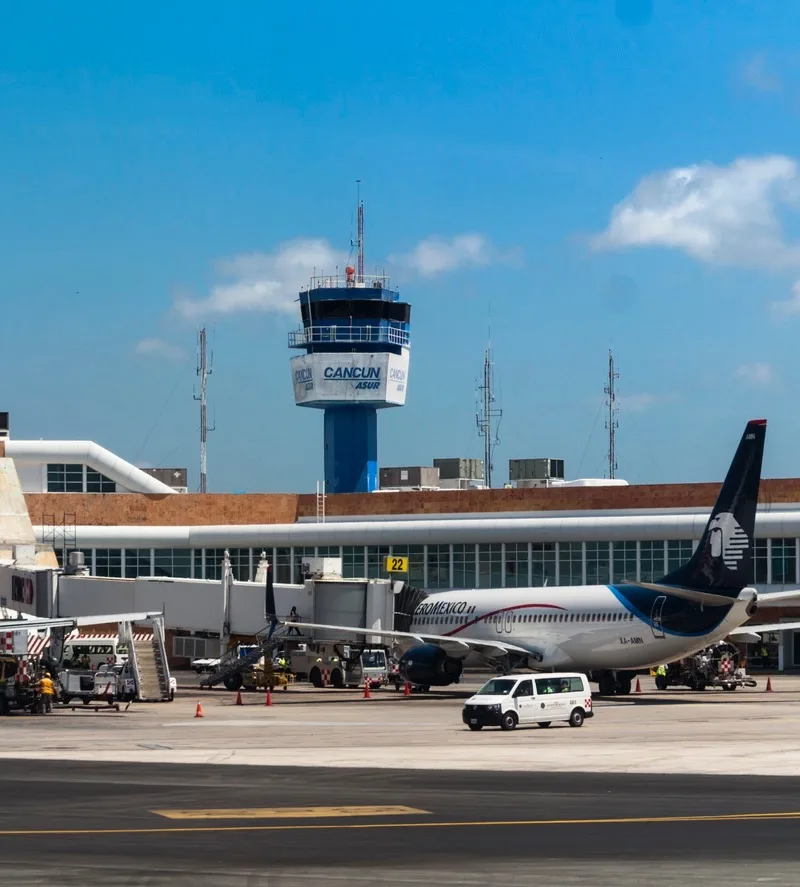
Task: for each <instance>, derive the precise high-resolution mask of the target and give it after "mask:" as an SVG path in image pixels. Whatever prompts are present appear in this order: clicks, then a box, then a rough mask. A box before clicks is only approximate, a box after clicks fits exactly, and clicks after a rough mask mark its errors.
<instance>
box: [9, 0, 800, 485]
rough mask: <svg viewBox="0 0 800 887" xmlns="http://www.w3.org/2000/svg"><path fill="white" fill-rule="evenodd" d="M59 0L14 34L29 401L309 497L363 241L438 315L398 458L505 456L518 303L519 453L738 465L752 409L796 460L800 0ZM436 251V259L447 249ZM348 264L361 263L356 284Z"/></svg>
mask: <svg viewBox="0 0 800 887" xmlns="http://www.w3.org/2000/svg"><path fill="white" fill-rule="evenodd" d="M163 7H164V4H155V3H148V2H142V3H139V4H136V8H135V10H134V11H132V10H130V9H127V10H126V9H120V8H117V7H115V6H114V5H109V4H105V3H83V4H80V5H78V6H74V5H73V6H69V7H65V6H64V5H63V4H57V3H50V4H48V3H40V4H37V5H36V7H35V8H32V7H31V8H25V7H24V6H23V5H19V6H18V8H15V9H13V10H10V9H7V10H5V12H4V17H3V23H2V28H0V132H2V134H3V138H2V139H0V230H2V232H3V247H4V248H3V250H2V255H3V261H2V262H0V287H1V288H2V289H1V291H2V293H3V294H4V295H3V307H4V314H5V321H6V336H5V342H4V344H5V348H4V358H5V359H4V366H5V370H4V378H5V382H6V384H5V385H4V399H3V401H4V402H3V408H4V409H9V410H10V411H11V413H12V423H13V426H12V434H13V435H14V436H15V437H18V438H89V439H93V440H96V441H97V442H98V443H101V444H103V445H104V446H106V447H108V448H110V449H112V450H114V451H115V452H118V453H119V454H120V455H122V456H123V457H125V458H128V459H130V460H132V461H136V462H138V463H140V464H150V465H169V466H172V465H181V466H183V465H186V466H188V467H189V468H190V480H191V482H192V484H193V485H194V484H196V483H197V464H198V454H197V450H198V445H197V425H198V415H197V412H198V411H197V405H196V403H195V402H194V401H193V400H192V385H193V383H194V381H195V374H194V365H195V345H194V343H195V337H196V331H197V328H198V326H199V324H201V323H205V324H206V325H207V326H208V329H209V335H210V338H211V340H212V343H213V347H214V373H213V375H212V377H211V380H210V389H209V393H210V404H211V407H210V412H211V415H212V416H214V417H215V419H216V430H215V431H214V432H213V434H212V435H211V436H210V442H209V488H210V489H211V490H212V491H223V490H231V491H245V490H246V491H259V490H265V491H278V490H300V491H309V490H313V488H314V485H315V482H316V480H317V479H319V478H321V477H322V416H321V414H320V413H318V412H317V411H315V410H302V409H299V408H296V407H295V406H294V403H293V398H292V388H291V380H290V375H289V369H288V360H289V357H290V354H289V351H288V349H287V347H286V334H287V332H288V331H289V330H290V329H292V328H294V326H295V324H296V322H297V318H296V315H295V309H296V306H294V305H293V303H292V299H293V298H294V295H295V290H296V289H297V286H298V285H299V283H300V282H302V281H304V280H305V278H306V276H307V274H308V269H309V268H310V267H313V266H314V265H315V264H317V265H318V264H319V263H320V262H324V261H328V262H335V261H336V258H337V257H338V256H339V254H341V253H344V254H345V255H346V253H347V251H348V249H349V238H350V235H351V218H352V214H353V207H354V203H355V184H354V183H355V180H356V179H357V178H360V179H361V180H362V181H363V186H362V188H363V192H362V193H363V196H364V198H365V200H366V216H367V236H366V248H367V267H368V268H369V267H372V266H374V265H375V264H376V263H379V264H381V265H386V267H387V270H388V271H389V272H390V273H391V275H392V279H393V281H394V282H395V283H396V284H398V285H399V287H400V290H401V293H402V295H403V297H404V298H406V299H408V300H409V301H410V302H411V303H412V305H413V313H412V320H413V337H414V338H413V345H412V360H411V373H410V379H409V394H408V402H407V405H406V406H405V407H404V408H403V409H397V410H387V411H385V412H384V413H383V414H382V415H381V417H380V462H381V464H382V465H414V464H430V463H431V460H432V459H433V458H434V457H437V456H479V455H481V452H482V446H481V442H480V441H479V439H478V437H477V435H476V433H475V431H474V428H475V417H474V412H475V384H476V379H477V377H478V375H479V373H480V368H481V361H482V349H483V347H484V345H485V342H486V337H487V325H488V317H489V312H490V306H491V316H492V342H493V347H494V353H495V359H496V374H497V380H498V384H499V390H500V394H501V405H502V408H503V410H504V415H503V419H502V423H501V425H500V440H501V443H500V445H499V446H498V448H497V450H496V454H495V480H496V482H499V483H502V481H503V480H505V479H506V477H507V474H506V471H507V460H508V459H509V458H522V457H535V456H551V457H561V458H564V459H565V460H566V470H567V474H568V475H569V476H570V477H576V476H602V473H603V468H604V452H605V446H606V442H605V436H604V435H605V432H604V428H603V420H602V415H599V413H598V408H599V406H600V404H601V402H602V399H603V386H604V382H605V379H604V374H605V371H606V365H607V359H608V349H609V347H613V349H614V352H615V355H616V359H617V363H618V368H619V372H620V378H619V382H618V392H619V395H620V417H619V423H620V424H619V431H618V438H617V440H618V462H619V476H621V477H625V478H627V479H628V480H630V481H632V482H667V481H680V480H717V479H720V478H721V476H722V474H723V472H724V470H725V468H726V467H727V464H728V460H729V456H730V454H731V453H732V451H733V448H734V446H735V443H736V441H737V440H738V437H739V435H740V433H741V430H742V427H743V425H744V422H745V421H746V420H747V419H748V418H752V417H756V416H762V415H763V416H766V417H767V418H768V419H769V421H770V435H769V438H768V443H767V456H766V464H765V474H767V475H768V476H795V475H797V474H798V473H800V465H799V464H798V456H797V448H796V446H795V441H796V440H797V438H798V436H800V413H799V412H798V410H797V409H796V408H795V400H796V391H797V388H798V381H800V380H799V379H798V376H800V369H798V362H797V360H796V344H795V343H796V340H797V336H798V333H799V332H800V287H798V290H797V291H795V290H794V287H795V285H796V284H797V282H798V281H799V280H800V239H799V238H800V234H798V224H797V218H798V217H797V211H798V206H799V205H800V167H798V165H797V161H796V160H795V158H796V157H797V156H798V154H799V153H800V145H798V136H797V131H798V122H799V120H800V117H799V116H798V115H800V44H798V42H797V40H796V36H795V38H794V39H792V35H796V34H797V33H800V6H796V5H795V4H791V3H786V2H783V0H759V2H755V0H753V2H745V0H738V2H733V0H732V2H728V3H724V4H723V3H716V2H701V0H655V2H653V3H649V2H648V0H636V2H633V0H631V2H623V0H618V2H617V3H615V2H613V0H573V2H570V3H529V4H522V3H511V2H497V3H495V4H493V5H492V7H491V13H489V12H488V9H489V7H488V6H485V5H484V4H477V3H476V4H464V3H463V2H461V3H454V2H437V3H419V2H415V0H408V2H406V3H404V4H393V5H390V4H375V3H366V2H365V3H360V2H353V3H348V4H334V3H329V2H322V0H307V2H306V3H304V4H301V5H298V4H272V3H256V2H252V3H246V2H239V3H230V4H225V5H224V7H223V5H221V4H212V3H209V2H202V0H195V2H193V3H191V4H190V3H179V2H176V3H173V4H169V8H168V9H167V10H165V9H164V8H163ZM421 245H422V246H421ZM331 270H332V269H331Z"/></svg>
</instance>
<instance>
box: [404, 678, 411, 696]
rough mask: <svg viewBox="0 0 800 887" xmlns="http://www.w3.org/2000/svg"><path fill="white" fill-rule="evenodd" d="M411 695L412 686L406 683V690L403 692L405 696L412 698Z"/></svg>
mask: <svg viewBox="0 0 800 887" xmlns="http://www.w3.org/2000/svg"><path fill="white" fill-rule="evenodd" d="M410 695H411V684H409V683H408V681H406V688H405V690H404V691H403V696H410Z"/></svg>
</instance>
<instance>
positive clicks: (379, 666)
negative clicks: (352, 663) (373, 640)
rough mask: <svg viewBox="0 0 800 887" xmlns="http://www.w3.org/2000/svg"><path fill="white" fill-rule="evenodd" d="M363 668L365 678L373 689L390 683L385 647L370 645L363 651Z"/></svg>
mask: <svg viewBox="0 0 800 887" xmlns="http://www.w3.org/2000/svg"><path fill="white" fill-rule="evenodd" d="M361 669H362V673H363V675H364V680H365V681H368V682H369V685H370V688H371V689H373V690H377V689H378V688H379V687H385V686H387V685H388V684H389V683H390V677H389V663H388V657H387V656H386V650H385V649H384V648H383V647H368V648H367V649H366V650H364V651H363V652H362V653H361ZM392 683H393V682H392Z"/></svg>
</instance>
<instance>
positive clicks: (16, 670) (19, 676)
mask: <svg viewBox="0 0 800 887" xmlns="http://www.w3.org/2000/svg"><path fill="white" fill-rule="evenodd" d="M23 663H24V660H23V659H22V658H21V657H16V656H0V715H7V714H9V713H10V712H12V711H26V710H27V711H30V712H31V713H33V712H35V711H37V707H38V694H37V693H36V689H35V688H36V679H35V678H33V677H31V676H30V675H29V674H28V673H27V668H28V663H27V662H26V663H25V664H23Z"/></svg>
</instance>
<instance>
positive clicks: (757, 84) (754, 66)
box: [741, 52, 783, 92]
mask: <svg viewBox="0 0 800 887" xmlns="http://www.w3.org/2000/svg"><path fill="white" fill-rule="evenodd" d="M741 78H742V81H743V82H744V83H746V84H747V85H748V86H752V87H753V89H757V90H759V91H760V92H778V91H779V90H780V89H781V88H782V87H783V83H782V82H781V78H780V76H779V75H778V74H777V73H775V71H773V70H771V67H770V63H769V60H768V59H767V54H766V53H764V52H757V53H756V54H755V55H753V56H751V57H750V58H749V59H748V60H747V62H745V64H744V65H743V67H742V70H741Z"/></svg>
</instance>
